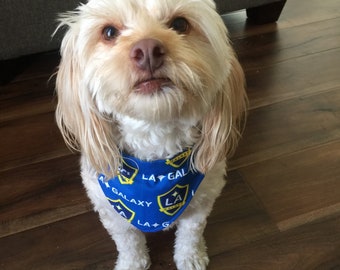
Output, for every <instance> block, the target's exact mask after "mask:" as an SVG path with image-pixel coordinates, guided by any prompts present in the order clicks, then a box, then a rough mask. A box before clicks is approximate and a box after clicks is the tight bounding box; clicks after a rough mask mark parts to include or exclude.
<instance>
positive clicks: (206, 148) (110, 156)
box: [56, 0, 246, 270]
mask: <svg viewBox="0 0 340 270" xmlns="http://www.w3.org/2000/svg"><path fill="white" fill-rule="evenodd" d="M59 27H66V28H67V32H66V34H65V36H64V39H63V42H62V46H61V56H62V59H61V63H60V66H59V70H58V73H57V81H56V88H57V95H58V105H57V110H56V119H57V123H58V126H59V128H60V130H61V132H62V135H63V136H64V139H65V141H66V143H67V144H68V145H69V146H70V147H71V148H73V149H77V150H79V151H81V154H82V157H81V175H82V179H83V184H84V186H85V188H86V191H87V194H88V196H89V198H90V199H91V201H92V203H93V205H94V209H95V211H97V212H98V213H99V216H100V219H101V222H102V223H103V225H104V227H105V228H106V229H107V231H108V232H109V234H110V235H111V237H112V239H113V240H114V241H115V243H116V246H117V250H118V252H119V255H118V259H117V263H116V266H115V269H117V270H123V269H127V270H139V269H148V268H149V266H150V258H149V255H148V250H147V246H146V240H145V236H144V234H143V231H144V232H153V231H159V230H163V229H166V228H168V227H173V226H176V227H177V231H176V241H175V251H174V260H175V263H176V265H177V268H178V269H180V270H193V269H196V270H199V269H206V266H207V265H208V261H209V259H208V256H207V251H206V246H205V241H204V238H203V231H204V228H205V226H206V219H207V216H208V215H209V213H210V211H211V210H212V207H213V204H214V201H215V199H216V198H217V197H218V196H219V194H220V192H221V190H222V188H223V186H224V184H225V181H224V174H225V169H226V157H228V155H230V154H231V153H232V152H233V151H234V149H235V147H236V145H237V142H238V139H239V136H240V126H241V123H242V122H243V121H242V119H243V116H244V111H245V105H246V95H245V90H244V75H243V72H242V69H241V67H240V65H239V63H238V61H237V59H236V57H235V54H234V52H233V50H232V48H231V45H230V42H229V40H228V34H227V29H226V28H225V26H224V24H223V21H222V20H221V18H220V16H219V15H218V13H217V12H216V10H215V3H214V2H213V1H212V0H163V1H156V0H124V1H118V0H90V1H89V2H88V3H87V4H84V5H81V6H79V7H78V8H77V9H76V10H75V11H73V12H69V13H66V14H64V15H62V16H61V18H60V25H59ZM131 258H133V259H131Z"/></svg>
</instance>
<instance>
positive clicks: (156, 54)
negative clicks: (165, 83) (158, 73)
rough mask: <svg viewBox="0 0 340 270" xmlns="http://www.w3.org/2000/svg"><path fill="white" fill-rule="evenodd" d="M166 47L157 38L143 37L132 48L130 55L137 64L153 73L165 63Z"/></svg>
mask: <svg viewBox="0 0 340 270" xmlns="http://www.w3.org/2000/svg"><path fill="white" fill-rule="evenodd" d="M164 56H165V49H164V46H163V45H162V43H161V42H160V41H158V40H155V39H143V40H140V41H139V42H137V43H136V44H135V45H134V46H133V47H132V49H131V52H130V57H131V59H132V61H133V62H134V63H135V65H136V66H137V67H138V68H139V69H141V70H144V71H149V72H150V73H151V74H152V73H153V72H154V71H155V70H157V69H158V68H160V67H161V66H162V65H163V63H164Z"/></svg>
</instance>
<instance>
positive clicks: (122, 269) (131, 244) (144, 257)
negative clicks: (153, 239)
mask: <svg viewBox="0 0 340 270" xmlns="http://www.w3.org/2000/svg"><path fill="white" fill-rule="evenodd" d="M98 212H99V216H100V219H101V221H102V223H103V226H104V227H105V228H106V230H107V231H108V233H109V234H110V235H111V237H112V239H113V240H114V241H115V243H116V247H117V251H118V259H117V263H116V267H115V268H114V269H115V270H131V269H135V270H146V269H148V268H149V267H150V257H149V254H148V250H147V246H146V239H145V236H144V234H143V233H142V232H140V231H139V230H137V229H135V228H133V227H132V226H131V225H130V224H127V222H126V221H125V220H122V218H121V217H120V216H117V215H116V213H113V212H112V211H110V212H108V211H106V210H99V211H98ZM113 219H115V220H113Z"/></svg>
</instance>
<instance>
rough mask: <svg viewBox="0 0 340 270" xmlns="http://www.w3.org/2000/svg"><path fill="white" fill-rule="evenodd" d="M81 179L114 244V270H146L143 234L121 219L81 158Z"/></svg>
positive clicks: (92, 172)
mask: <svg viewBox="0 0 340 270" xmlns="http://www.w3.org/2000/svg"><path fill="white" fill-rule="evenodd" d="M82 178H83V184H84V186H85V188H86V191H87V195H88V196H89V198H90V199H91V201H92V203H93V206H94V210H95V211H96V212H98V213H99V217H100V220H101V222H102V224H103V226H104V227H105V229H106V230H107V231H108V233H109V234H110V236H111V237H112V239H113V240H114V241H115V243H116V247H117V251H118V259H117V263H116V267H115V270H146V269H148V268H149V267H150V257H149V253H148V249H147V246H146V239H145V236H144V234H143V233H142V232H140V231H139V230H137V229H135V228H134V227H133V226H132V225H131V224H130V223H129V222H127V221H126V220H125V219H124V218H122V217H121V216H120V215H119V214H118V213H117V212H116V211H115V210H114V209H113V208H112V206H111V205H110V204H109V203H108V201H107V199H106V198H105V195H104V194H103V191H102V190H101V188H100V185H99V184H98V180H97V178H98V176H97V173H96V172H95V171H94V170H93V169H92V168H91V166H90V165H89V163H88V162H87V160H86V159H85V158H82Z"/></svg>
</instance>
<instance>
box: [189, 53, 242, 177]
mask: <svg viewBox="0 0 340 270" xmlns="http://www.w3.org/2000/svg"><path fill="white" fill-rule="evenodd" d="M246 107H247V97H246V93H245V77H244V73H243V70H242V68H241V66H240V63H239V62H238V60H237V58H236V56H232V57H231V59H230V72H229V74H228V76H227V78H226V80H225V82H224V84H223V86H222V87H221V89H220V91H219V92H218V94H217V96H216V98H215V100H214V102H213V105H212V107H211V110H210V111H209V112H208V113H207V114H206V116H205V117H204V119H203V120H202V123H201V138H200V141H199V143H198V144H197V145H196V146H195V148H194V153H195V161H194V162H195V166H196V168H197V169H198V170H199V171H201V172H203V173H205V172H207V171H208V170H210V169H211V168H212V167H213V166H214V165H215V163H216V162H218V161H221V160H223V159H225V158H226V157H229V156H231V155H232V154H233V153H234V151H235V149H236V146H237V144H238V141H239V138H240V136H241V132H242V129H243V127H244V124H245V116H246Z"/></svg>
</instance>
